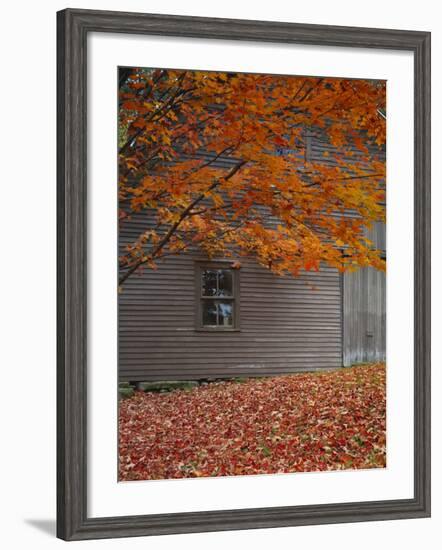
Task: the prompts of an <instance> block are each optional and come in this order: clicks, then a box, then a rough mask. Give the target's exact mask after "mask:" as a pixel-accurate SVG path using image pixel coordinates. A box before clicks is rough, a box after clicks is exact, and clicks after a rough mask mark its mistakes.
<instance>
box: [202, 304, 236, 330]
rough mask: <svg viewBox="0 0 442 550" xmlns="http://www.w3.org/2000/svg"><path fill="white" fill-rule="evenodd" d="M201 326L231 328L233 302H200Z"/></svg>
mask: <svg viewBox="0 0 442 550" xmlns="http://www.w3.org/2000/svg"><path fill="white" fill-rule="evenodd" d="M201 309H202V315H203V326H205V327H233V302H221V301H219V300H201Z"/></svg>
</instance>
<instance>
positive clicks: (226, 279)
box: [202, 269, 233, 296]
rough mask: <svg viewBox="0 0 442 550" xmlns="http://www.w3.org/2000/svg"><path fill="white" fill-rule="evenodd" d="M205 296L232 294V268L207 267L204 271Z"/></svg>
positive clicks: (203, 285)
mask: <svg viewBox="0 0 442 550" xmlns="http://www.w3.org/2000/svg"><path fill="white" fill-rule="evenodd" d="M202 287H203V296H232V295H233V292H232V289H233V277H232V271H231V270H230V269H205V270H204V271H203V272H202Z"/></svg>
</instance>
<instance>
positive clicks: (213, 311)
mask: <svg viewBox="0 0 442 550" xmlns="http://www.w3.org/2000/svg"><path fill="white" fill-rule="evenodd" d="M201 302H202V304H201V307H202V312H203V326H205V327H213V326H215V327H216V326H217V325H218V314H217V307H216V302H215V300H201Z"/></svg>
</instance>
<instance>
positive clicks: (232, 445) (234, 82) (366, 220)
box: [57, 9, 430, 540]
mask: <svg viewBox="0 0 442 550" xmlns="http://www.w3.org/2000/svg"><path fill="white" fill-rule="evenodd" d="M429 67H430V34H429V33H427V32H416V31H402V30H383V29H366V28H350V27H331V26H323V25H299V24H294V23H275V22H272V23H270V22H263V21H248V20H247V21H245V20H227V19H207V18H199V17H179V16H168V15H151V14H136V13H133V14H132V13H119V12H104V11H90V10H71V9H68V10H64V11H62V12H59V13H58V384H57V387H58V395H57V411H58V415H57V417H58V432H57V433H58V446H57V449H58V468H57V470H58V474H57V484H58V520H57V525H58V536H59V537H60V538H63V539H65V540H80V539H90V538H108V537H126V536H141V535H156V534H168V533H187V532H199V531H217V530H231V529H251V528H264V527H282V526H296V525H309V524H319V523H338V522H356V521H368V520H381V519H403V518H417V517H427V516H429V514H430V359H429V357H430V68H429Z"/></svg>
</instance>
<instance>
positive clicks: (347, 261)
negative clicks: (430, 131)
mask: <svg viewBox="0 0 442 550" xmlns="http://www.w3.org/2000/svg"><path fill="white" fill-rule="evenodd" d="M119 100H120V111H119V132H120V135H119V203H120V223H127V220H128V219H130V218H131V216H132V215H133V214H134V213H137V212H140V211H143V210H146V211H147V212H148V213H149V216H150V219H151V220H153V223H150V224H149V225H146V227H145V229H144V230H143V231H142V232H141V233H140V235H139V237H138V238H137V239H136V241H135V242H133V243H132V244H131V245H130V246H128V248H127V250H126V251H125V252H124V254H123V255H122V256H121V257H120V283H122V282H124V280H125V279H126V278H127V277H128V276H130V275H131V274H132V273H133V272H135V271H136V270H137V269H138V268H140V266H143V265H148V266H151V267H154V266H155V265H156V262H157V261H158V260H159V259H160V258H162V257H164V256H166V255H169V254H179V253H180V252H183V251H185V250H188V249H189V248H191V247H195V246H198V247H200V248H201V249H202V250H203V251H204V252H205V253H206V254H207V255H208V256H209V257H213V256H230V257H235V258H237V257H239V256H241V255H253V256H255V257H256V259H257V261H258V262H259V263H260V264H262V265H264V266H266V267H268V268H269V269H271V270H272V271H273V272H275V273H277V274H280V275H282V274H292V275H297V274H298V272H299V271H300V270H301V269H307V270H309V269H319V267H320V264H321V263H325V264H328V265H330V266H333V267H336V268H337V269H340V270H347V269H355V268H358V267H360V266H367V265H371V266H374V267H376V268H378V269H384V267H385V266H384V261H383V260H382V259H381V258H380V254H379V251H377V250H374V249H373V246H372V243H370V242H368V241H367V240H366V239H364V228H365V227H367V226H370V225H371V224H372V223H373V222H374V221H382V220H384V219H385V211H384V207H383V202H384V189H385V185H384V184H385V163H384V162H382V161H380V160H379V158H378V157H377V156H376V155H372V154H370V151H372V149H370V151H369V149H368V148H367V141H368V140H370V141H372V142H373V143H376V144H377V145H378V146H383V145H384V144H385V118H384V116H382V113H383V110H384V109H385V83H383V82H378V81H376V82H374V81H368V80H345V79H332V78H316V77H315V78H313V77H293V76H272V75H258V74H237V73H217V72H202V71H184V70H164V69H162V70H160V69H155V70H150V69H133V70H131V71H129V73H128V75H127V77H126V79H125V81H124V82H123V84H122V86H121V88H120V98H119ZM306 131H310V132H312V131H320V132H321V133H322V134H323V135H324V136H325V137H326V138H327V140H328V141H329V143H330V144H332V145H333V146H334V147H335V149H332V151H336V152H335V153H334V152H331V153H330V152H329V153H328V157H327V158H328V159H331V160H334V161H335V162H332V163H325V162H311V161H310V162H306V160H305V155H304V152H305V148H306ZM350 146H351V148H352V149H350ZM278 151H279V152H281V151H282V154H278ZM355 151H356V154H355ZM202 152H203V153H204V155H201V153H202ZM221 158H222V159H226V158H229V159H230V162H229V163H228V164H227V165H226V164H224V166H227V167H222V166H223V163H219V162H218V163H217V162H216V161H217V160H218V159H221ZM348 211H352V212H353V214H354V215H353V216H352V217H348V216H345V215H344V214H345V213H346V212H348ZM269 220H273V221H274V223H273V222H272V223H269ZM343 251H345V253H343Z"/></svg>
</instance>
